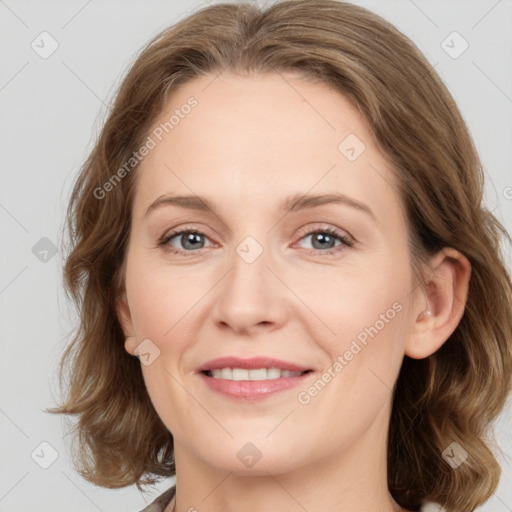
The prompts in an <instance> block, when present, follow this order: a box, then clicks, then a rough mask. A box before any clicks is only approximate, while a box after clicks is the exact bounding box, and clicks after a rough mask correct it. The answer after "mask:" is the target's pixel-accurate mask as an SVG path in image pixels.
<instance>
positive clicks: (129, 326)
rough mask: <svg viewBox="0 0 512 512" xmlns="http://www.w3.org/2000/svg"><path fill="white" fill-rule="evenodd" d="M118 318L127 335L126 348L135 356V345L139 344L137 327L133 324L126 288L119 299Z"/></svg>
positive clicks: (117, 306) (117, 305)
mask: <svg viewBox="0 0 512 512" xmlns="http://www.w3.org/2000/svg"><path fill="white" fill-rule="evenodd" d="M116 311H117V318H118V320H119V323H120V324H121V328H122V329H123V333H124V336H125V342H124V348H125V350H126V351H127V352H128V353H129V354H131V355H132V356H135V355H136V354H135V347H136V346H137V339H136V337H135V329H134V326H133V321H132V315H131V312H130V306H129V305H128V298H127V296H126V290H125V291H123V292H122V293H121V295H120V297H119V298H118V300H117V304H116Z"/></svg>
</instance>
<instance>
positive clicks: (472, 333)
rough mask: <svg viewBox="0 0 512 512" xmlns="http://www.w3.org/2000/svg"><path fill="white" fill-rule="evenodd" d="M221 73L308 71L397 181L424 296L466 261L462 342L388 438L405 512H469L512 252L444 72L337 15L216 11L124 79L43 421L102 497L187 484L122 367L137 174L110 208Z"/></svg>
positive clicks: (76, 194) (481, 462)
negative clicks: (445, 266) (171, 108)
mask: <svg viewBox="0 0 512 512" xmlns="http://www.w3.org/2000/svg"><path fill="white" fill-rule="evenodd" d="M225 69H228V70H230V71H235V72H238V73H246V74H253V73H264V72H276V73H281V72H285V71H296V72H299V73H300V74H301V76H303V77H304V79H307V80H311V81H317V82H320V83H324V84H327V85H329V86H330V87H332V88H333V89H335V90H337V91H339V93H340V94H342V95H343V96H345V97H346V98H347V99H348V100H350V101H351V103H352V104H353V105H354V106H355V107H356V108H357V109H358V110H359V112H360V113H361V115H362V116H363V117H364V118H365V120H366V121H367V123H368V125H369V126H370V127H371V130H372V132H373V135H374V138H375V143H376V144H377V145H378V147H379V148H380V149H381V151H383V152H384V154H385V155H387V157H388V159H389V161H390V162H391V163H392V165H393V168H394V171H395V173H396V177H397V182H398V193H399V197H400V200H401V201H402V203H403V205H404V208H405V211H406V213H407V221H408V232H409V241H410V250H411V255H412V260H413V271H414V276H415V282H416V284H417V285H420V284H421V283H422V282H424V278H425V274H422V272H421V270H420V269H421V268H422V264H424V263H426V262H428V259H429V257H430V256H432V255H433V254H435V253H436V252H437V251H439V250H440V249H442V248H444V247H452V248H454V249H456V250H458V251H460V252H461V253H462V254H464V255H465V256H466V257H467V258H468V260H469V261H470V263H471V266H472V272H471V279H470V283H469V293H468V299H467V303H466V307H465V312H464V315H463V317H462V319H461V321H460V323H459V325H458V327H457V328H456V330H455V331H454V332H453V334H452V335H451V336H450V337H449V338H448V340H447V341H446V342H445V343H444V345H443V346H442V347H441V348H440V349H439V350H438V351H436V352H435V353H434V354H432V355H431V356H430V357H427V358H425V359H421V360H416V359H411V358H408V357H407V356H406V357H405V358H404V361H403V365H402V368H401V370H400V373H399V376H398V379H397V382H396V384H395V389H394V397H393V409H392V416H391V420H390V426H389V436H388V485H389V490H390V492H391V494H392V496H393V498H394V499H395V500H396V501H397V502H398V503H399V504H400V505H401V506H402V507H405V508H408V509H412V510H416V509H417V508H418V507H419V506H420V503H421V501H422V500H423V499H428V500H432V501H435V502H438V503H440V504H442V505H443V506H444V507H445V508H446V509H447V510H448V511H449V512H462V511H464V512H468V511H472V510H474V508H475V507H477V506H478V505H480V504H482V503H483V502H485V501H486V500H487V499H488V498H489V497H490V496H491V494H492V493H493V492H494V490H495V489H496V487H497V484H498V481H499V476H500V471H501V469H500V466H499V464H498V462H497V460H496V458H495V456H494V454H493V451H492V450H491V444H490V435H491V434H492V432H491V430H490V429H491V425H492V421H493V420H494V419H495V418H496V417H497V415H498V414H499V412H500V411H501V409H502V408H503V407H504V405H505V402H506V399H507V396H508V394H509V393H510V386H511V368H512V348H511V347H512V306H511V304H512V284H511V279H510V275H509V274H508V272H507V269H506V266H505V265H504V255H503V253H502V249H501V245H500V244H501V242H502V238H506V240H507V241H510V236H509V234H508V233H507V231H506V230H505V228H504V227H503V226H502V225H501V224H500V222H499V221H498V220H497V219H496V218H495V217H494V216H493V215H492V214H491V212H490V211H489V210H488V209H487V208H485V207H484V206H483V204H482V193H483V185H484V183H483V170H482V165H481V162H480V160H479V156H478V154H477V152H476V150H475V147H474V144H473V141H472V139H471V136H470V134H469V131H468V129H467V127H466V124H465V122H464V120H463V118H462V116H461V114H460V112H459V110H458V109H457V106H456V104H455V102H454V100H453V98H452V97H451V95H450V94H449V92H448V90H447V88H446V86H445V85H444V84H443V83H442V81H441V79H440V78H439V76H438V75H437V73H436V72H435V70H434V69H433V68H432V66H431V65H430V64H429V62H428V61H427V60H426V59H425V57H424V56H423V55H422V54H421V53H420V51H419V50H418V49H417V47H416V46H415V45H414V44H413V43H412V42H411V41H410V40H409V39H408V38H407V37H406V36H404V35H403V34H402V33H401V32H400V31H398V30H397V29H396V28H395V27H393V26H392V25H391V24H390V23H388V22H387V21H385V20H384V19H382V18H381V17H379V16H377V15H376V14H373V13H371V12H370V11H368V10H366V9H364V8H361V7H357V6H355V5H352V4H349V3H345V2H338V1H335V0H304V1H303V0H296V1H294V0H292V1H281V2H278V3H275V4H273V5H271V6H269V7H267V8H265V9H262V8H259V7H256V6H254V5H249V4H217V5H213V6H210V7H207V8H204V9H202V10H200V11H197V12H195V13H193V14H192V15H190V16H188V17H187V18H185V19H184V20H182V21H180V22H179V23H177V24H176V25H174V26H172V27H171V28H168V29H166V30H164V31H163V32H162V33H160V34H159V35H158V36H157V37H155V38H154V39H153V40H152V41H150V42H149V43H148V45H147V46H146V47H145V48H144V49H143V51H142V52H141V53H140V54H139V56H138V57H137V59H136V60H135V62H134V63H133V65H132V66H131V68H130V69H129V71H128V72H127V74H126V76H125V77H124V80H123V81H122V83H121V85H120V87H119V90H118V91H117V94H116V96H115V100H114V102H113V108H112V110H111V112H110V113H109V115H108V118H107V119H106V121H105V123H104V125H103V128H102V131H101V133H100V134H99V137H98V139H97V141H96V144H95V146H94V148H93V150H92V152H91V153H90V155H89V157H88V159H87V160H86V162H85V163H84V165H83V167H82V169H81V172H80V174H79V176H78V178H77V181H76V184H75V186H74V189H73V191H72V195H71V199H70V203H69V206H68V211H67V222H66V225H65V227H66V228H67V233H68V235H69V240H68V242H69V247H68V251H69V252H68V254H67V260H66V262H65V267H64V279H65V287H66V292H67V294H68V297H70V298H72V300H73V301H74V303H75V305H76V307H77V310H78V313H79V319H80V323H79V326H78V328H77V329H76V331H75V332H74V336H73V339H72V342H71V343H70V344H69V346H68V347H67V348H66V351H65V352H64V354H63V357H62V360H61V361H60V366H59V378H60V384H61V386H62V384H63V381H64V380H66V382H65V386H64V387H65V389H66V398H65V400H64V401H63V403H62V404H61V405H59V407H58V408H53V409H49V410H48V411H49V412H53V413H63V414H66V415H73V416H76V417H77V419H78V421H77V423H76V425H75V430H76V433H77V436H76V437H75V440H77V441H78V445H77V446H76V448H77V450H76V457H75V466H76V468H77V470H78V471H79V472H80V474H81V475H82V476H83V477H84V478H85V479H87V480H89V481H90V482H93V483H94V484H96V485H100V486H103V487H110V488H115V487H124V486H127V485H131V484H136V485H137V487H138V488H139V490H142V486H145V485H151V484H154V483H155V482H157V481H158V480H159V479H160V478H161V477H168V476H172V475H173V474H174V473H175V465H174V458H173V438H172V435H171V434H170V432H169V431H168V429H167V428H166V427H165V425H164V424H163V422H162V421H161V419H160V418H159V416H158V415H157V413H156V411H155V409H154V408H153V406H152V404H151V401H150V398H149V396H148V393H147V391H146V388H145V385H144V381H143V378H142V372H141V367H140V362H139V361H138V360H137V359H136V358H134V357H132V356H130V355H129V354H128V353H127V352H126V351H125V349H124V335H123V331H122V328H121V325H120V323H119V321H118V318H117V315H116V301H117V299H118V297H119V296H120V293H121V292H122V291H123V286H124V279H123V271H122V267H123V263H124V259H125V254H126V247H127V241H128V236H129V231H130V224H131V220H130V219H131V210H132V200H133V194H134V190H135V185H134V184H135V177H136V175H137V166H134V168H133V169H132V170H131V171H130V172H127V173H126V176H124V177H123V179H120V180H118V181H116V183H115V186H112V187H110V188H111V190H109V191H108V193H106V194H103V195H104V197H99V196H101V195H102V194H100V193H99V192H98V191H99V190H101V189H102V187H104V184H105V183H107V182H108V181H109V180H111V179H112V176H113V174H114V172H115V170H117V169H119V168H121V167H122V166H123V165H124V164H125V163H126V162H127V161H129V159H130V157H131V156H132V154H133V152H134V151H137V149H138V148H140V147H141V144H142V143H143V141H144V140H145V139H146V137H147V135H148V130H149V129H150V127H151V126H152V123H153V122H154V120H155V119H156V117H157V116H158V115H159V114H160V113H161V112H162V110H163V108H164V106H165V105H166V103H167V101H168V98H169V95H170V94H171V93H172V92H173V91H175V90H176V88H177V87H179V86H180V85H181V84H184V83H185V82H187V81H189V80H191V79H193V78H194V77H198V76H200V75H203V74H206V73H211V74H218V73H219V72H222V71H223V70H225ZM199 108H200V107H199ZM66 370H67V375H65V373H66ZM452 442H457V443H459V445H460V446H461V447H463V448H464V449H465V450H466V451H467V452H468V454H469V457H468V458H467V460H466V461H465V462H464V463H463V464H462V465H461V466H460V467H459V468H457V469H452V468H451V467H450V466H449V465H448V464H447V463H446V462H445V461H444V460H443V458H442V456H441V454H442V452H443V450H445V449H446V448H447V447H448V446H449V445H450V444H451V443H452Z"/></svg>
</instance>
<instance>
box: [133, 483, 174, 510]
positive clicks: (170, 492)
mask: <svg viewBox="0 0 512 512" xmlns="http://www.w3.org/2000/svg"><path fill="white" fill-rule="evenodd" d="M175 490H176V487H175V486H174V485H173V486H172V487H170V488H169V489H167V490H166V491H165V492H163V493H162V494H160V496H158V497H157V498H156V499H155V500H154V501H152V502H151V503H150V504H149V505H148V506H147V507H146V508H144V509H143V510H141V511H140V512H164V510H165V507H167V505H169V503H170V502H171V500H172V499H173V497H174V492H175Z"/></svg>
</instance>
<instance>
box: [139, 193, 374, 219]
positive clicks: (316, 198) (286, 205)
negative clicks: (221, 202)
mask: <svg viewBox="0 0 512 512" xmlns="http://www.w3.org/2000/svg"><path fill="white" fill-rule="evenodd" d="M326 204H343V205H346V206H350V207H351V208H355V209H357V210H359V211H362V212H365V213H367V214H368V215H369V216H370V217H372V218H373V219H374V220H377V218H376V216H375V214H374V213H373V211H372V210H371V209H370V207H369V206H368V205H366V204H365V203H362V202H361V201H358V200H356V199H353V198H351V197H348V196H346V195H344V194H338V193H336V194H316V195H314V194H309V195H304V194H294V195H292V196H289V197H287V198H286V199H285V200H284V201H283V202H282V203H281V204H280V207H279V210H280V211H281V212H295V211H299V210H303V209H306V208H314V207H316V206H323V205H326ZM170 205H174V206H178V207H181V208H186V209H188V210H196V211H202V212H207V213H214V214H215V215H218V211H217V208H216V207H215V206H214V204H213V202H211V201H210V200H208V199H207V198H205V197H200V196H195V195H194V196H190V195H188V196H173V195H164V196H160V197H158V198H157V199H156V200H155V201H153V203H151V204H150V205H149V207H148V209H147V210H146V213H145V214H144V217H146V216H147V215H148V214H149V213H150V212H152V211H154V210H157V209H160V208H161V207H163V206H170Z"/></svg>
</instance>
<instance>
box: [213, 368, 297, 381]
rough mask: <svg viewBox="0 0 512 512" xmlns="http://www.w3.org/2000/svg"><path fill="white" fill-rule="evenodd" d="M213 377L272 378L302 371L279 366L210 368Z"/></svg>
mask: <svg viewBox="0 0 512 512" xmlns="http://www.w3.org/2000/svg"><path fill="white" fill-rule="evenodd" d="M210 373H211V375H212V377H213V378H214V379H226V380H235V381H240V380H273V379H279V378H281V377H283V378H286V377H298V376H299V375H301V374H302V372H291V371H290V370H280V369H279V368H255V369H253V370H247V369H245V368H222V369H216V370H210Z"/></svg>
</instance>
